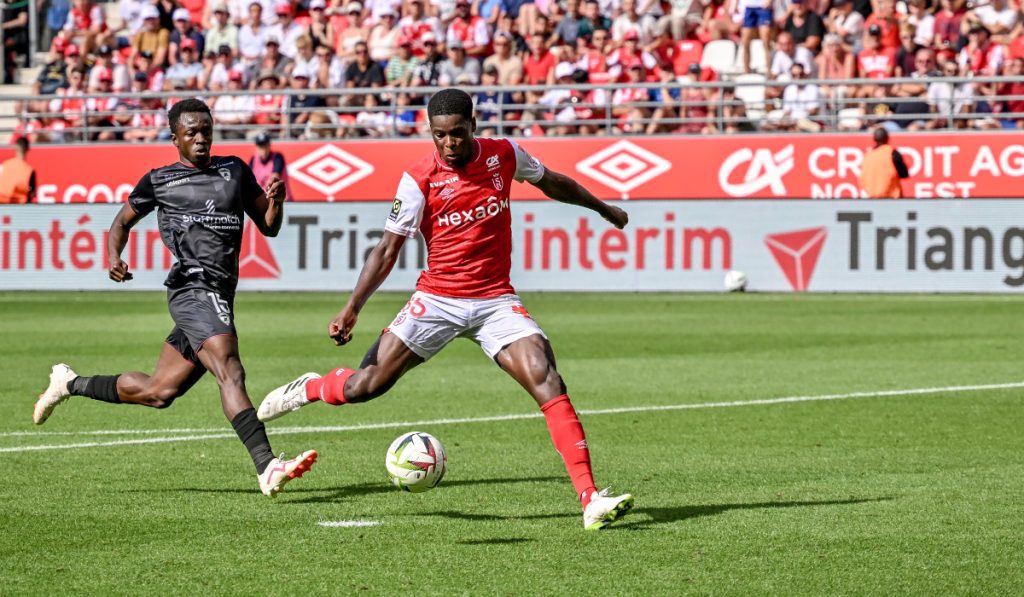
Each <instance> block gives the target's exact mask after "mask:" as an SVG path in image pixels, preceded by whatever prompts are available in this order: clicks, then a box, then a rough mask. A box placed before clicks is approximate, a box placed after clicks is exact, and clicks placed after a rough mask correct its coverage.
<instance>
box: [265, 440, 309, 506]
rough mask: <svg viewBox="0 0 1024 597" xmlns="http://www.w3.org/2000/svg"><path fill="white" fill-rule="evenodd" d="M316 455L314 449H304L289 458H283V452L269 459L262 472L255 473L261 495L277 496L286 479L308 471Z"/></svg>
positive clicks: (286, 481)
mask: <svg viewBox="0 0 1024 597" xmlns="http://www.w3.org/2000/svg"><path fill="white" fill-rule="evenodd" d="M316 457H317V453H316V450H306V451H305V452H303V453H302V454H299V455H298V456H296V457H295V458H292V459H291V460H283V458H284V454H281V456H279V457H277V458H275V459H273V460H271V461H270V464H268V465H267V468H266V469H264V471H263V474H261V475H256V478H257V479H259V480H260V491H262V492H263V495H269V496H270V497H275V496H277V494H278V493H280V492H281V490H282V489H283V488H284V486H285V484H286V483H288V481H291V480H292V479H298V478H299V477H301V476H302V475H303V474H305V473H307V472H309V470H310V469H311V468H313V463H314V462H316Z"/></svg>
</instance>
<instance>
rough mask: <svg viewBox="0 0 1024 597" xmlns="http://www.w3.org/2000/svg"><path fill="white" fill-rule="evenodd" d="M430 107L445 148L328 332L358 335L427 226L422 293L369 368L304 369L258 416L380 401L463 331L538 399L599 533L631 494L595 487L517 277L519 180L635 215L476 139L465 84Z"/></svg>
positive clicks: (400, 205) (411, 191)
mask: <svg viewBox="0 0 1024 597" xmlns="http://www.w3.org/2000/svg"><path fill="white" fill-rule="evenodd" d="M427 113H428V119H429V124H430V132H431V138H432V139H433V141H434V146H435V148H436V150H435V151H433V152H431V154H430V155H428V156H425V157H424V159H422V160H420V161H419V162H417V163H416V164H415V165H414V166H413V167H411V168H409V169H408V170H407V171H406V172H405V173H404V174H403V175H402V178H401V181H400V182H399V183H398V191H397V193H396V194H395V201H394V203H393V204H392V206H391V210H390V213H389V215H388V219H387V223H386V224H385V225H384V235H383V237H382V238H381V240H380V242H379V243H378V245H377V247H376V248H374V249H373V250H372V251H371V253H370V255H369V257H368V258H367V260H366V264H365V265H364V266H363V270H362V272H360V274H359V281H358V282H357V283H356V288H355V290H354V291H353V292H352V294H351V296H350V297H349V300H348V303H347V304H346V305H345V307H344V308H343V309H342V310H341V312H340V313H339V314H338V315H337V317H335V318H334V319H333V320H332V321H331V322H330V324H329V325H328V332H329V334H330V336H331V338H332V339H333V340H334V341H335V343H336V344H338V345H339V346H340V345H343V344H346V343H348V342H349V341H350V340H351V339H352V331H353V329H354V328H355V326H356V322H357V321H358V319H359V312H360V311H361V310H362V308H363V306H364V305H365V304H366V301H368V300H369V299H370V296H371V295H372V294H373V293H374V291H376V289H377V288H378V287H379V286H380V285H381V284H382V283H383V282H384V281H385V279H387V277H388V274H389V273H390V272H391V269H392V268H393V267H394V266H395V263H396V261H397V260H398V256H399V253H400V252H401V249H402V247H403V245H404V244H405V242H406V240H407V239H410V238H415V237H416V235H417V234H422V235H423V238H424V240H425V241H426V243H427V254H428V258H427V269H426V270H425V271H424V272H423V273H422V274H421V275H420V279H419V282H417V284H416V292H415V293H414V294H413V295H412V298H411V299H410V300H409V302H408V303H407V304H406V306H405V308H404V309H402V310H401V312H399V314H398V316H397V317H396V318H395V320H394V321H393V322H392V323H391V325H389V326H388V327H387V329H385V330H384V332H383V333H382V334H381V335H380V337H379V338H378V339H377V341H376V342H375V343H374V345H373V346H372V347H371V348H370V350H369V352H368V353H367V355H366V357H365V358H364V359H363V366H362V367H361V368H359V369H348V368H338V369H335V370H334V371H331V372H330V373H328V374H327V375H324V376H323V377H321V376H319V375H317V374H316V373H306V374H304V375H302V376H300V377H299V378H298V379H296V380H294V381H292V382H291V383H289V384H288V385H285V386H282V387H280V388H278V389H276V390H274V391H273V392H271V393H270V394H268V395H267V397H266V399H265V400H264V401H263V404H261V405H260V408H259V411H258V413H257V415H258V417H259V419H260V420H261V421H269V420H271V419H275V418H277V417H280V416H283V415H285V414H288V413H289V412H292V411H294V410H298V409H299V408H302V407H303V406H307V405H309V404H312V403H313V402H317V401H323V402H326V403H328V404H332V405H342V404H349V403H358V402H365V401H367V400H371V399H373V398H376V397H378V396H380V395H382V394H384V393H385V392H386V391H387V390H388V389H389V388H391V387H392V386H393V385H394V384H395V383H396V382H397V381H398V379H399V378H400V377H401V376H402V375H403V374H404V373H405V372H406V371H409V370H410V369H412V368H413V367H416V366H417V365H419V364H421V363H423V362H425V361H427V360H428V359H430V358H431V357H432V356H434V355H435V354H437V353H438V352H440V351H441V350H442V349H443V348H444V347H445V345H447V344H448V343H449V342H451V341H452V340H454V339H456V338H457V337H466V338H469V339H471V340H473V341H474V342H476V343H477V344H479V345H480V347H481V348H482V349H483V350H484V352H485V353H486V354H487V356H488V357H489V358H491V359H493V360H494V362H495V363H497V364H498V366H499V367H501V368H502V370H504V371H506V372H507V373H508V374H509V375H511V376H512V377H513V378H514V379H515V380H516V381H517V382H519V384H520V385H521V386H522V387H523V388H524V389H526V391H527V392H529V393H530V395H531V396H532V397H533V399H534V400H535V401H536V402H537V405H538V406H539V407H540V410H541V412H542V413H543V415H544V418H545V420H546V422H547V426H548V430H549V432H550V434H551V439H552V441H553V442H554V445H555V448H556V449H557V450H558V452H559V453H560V454H561V456H562V459H563V460H564V462H565V466H566V469H567V471H568V472H569V476H570V478H571V479H572V483H573V486H574V487H575V489H576V492H577V495H578V496H579V498H580V503H581V504H582V506H583V526H584V528H585V529H587V530H597V529H601V528H603V527H605V526H607V525H609V524H610V523H612V522H614V521H615V520H617V519H619V518H620V517H621V516H622V515H623V514H625V512H626V511H627V510H628V509H629V508H630V507H631V506H632V505H633V496H631V495H629V494H623V495H619V496H610V495H608V494H607V491H603V492H600V493H598V492H596V491H595V489H596V486H595V484H594V479H593V474H592V472H591V466H590V453H589V450H588V449H587V440H586V436H585V435H584V432H583V426H582V425H580V422H579V418H578V417H577V416H576V411H575V410H574V409H573V407H572V403H571V402H570V400H569V396H568V394H567V392H566V387H565V382H564V381H563V380H562V377H561V376H560V375H559V374H558V371H557V370H556V368H555V358H554V353H553V352H552V350H551V345H550V343H549V342H548V340H547V338H546V336H545V335H544V332H543V331H542V330H541V328H540V326H539V325H537V322H536V321H534V319H533V318H532V317H531V316H530V314H529V312H528V311H527V310H526V308H525V307H524V306H523V303H522V301H521V300H520V299H519V297H518V296H517V295H516V293H515V289H514V288H513V287H512V284H511V282H510V280H509V274H510V270H511V266H512V214H511V212H510V208H511V204H510V202H509V196H510V192H511V188H512V182H513V181H514V180H516V181H521V182H522V181H525V182H528V183H530V184H532V185H534V186H536V187H537V188H538V189H540V190H541V191H543V192H544V194H545V195H547V196H548V197H550V198H552V199H554V200H556V201H560V202H562V203H568V204H571V205H578V206H581V207H585V208H588V209H591V210H593V211H595V212H597V213H598V214H599V215H601V217H603V218H604V219H605V220H607V221H608V222H610V223H611V224H612V225H614V226H615V227H616V228H620V229H621V228H623V227H625V225H626V223H627V222H628V220H629V218H628V216H627V214H626V212H624V211H623V210H621V209H619V208H618V207H615V206H612V205H608V204H607V203H604V202H602V201H600V200H599V199H597V198H596V197H594V196H593V195H592V194H591V193H590V192H589V191H587V190H586V189H584V188H583V186H582V185H580V184H579V183H577V182H576V181H575V180H573V179H572V178H569V177H568V176H566V175H564V174H559V173H558V172H554V171H552V170H548V169H546V168H545V167H544V166H543V165H542V164H541V163H540V162H539V161H537V160H536V159H534V158H533V157H531V156H530V155H529V154H528V153H527V152H526V151H525V150H523V149H522V148H521V147H519V146H518V145H517V144H516V143H515V142H513V141H511V140H508V139H478V138H476V137H475V135H474V132H475V130H476V119H475V118H474V117H473V100H472V98H470V96H469V94H467V93H466V92H464V91H461V90H459V89H453V88H449V89H444V90H442V91H439V92H438V93H436V94H434V95H433V96H432V97H431V98H430V102H429V103H428V105H427Z"/></svg>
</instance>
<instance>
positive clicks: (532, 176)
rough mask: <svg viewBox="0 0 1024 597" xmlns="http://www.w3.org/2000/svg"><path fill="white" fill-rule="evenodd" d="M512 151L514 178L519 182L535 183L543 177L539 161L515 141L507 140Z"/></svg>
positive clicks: (542, 167) (541, 165) (542, 166)
mask: <svg viewBox="0 0 1024 597" xmlns="http://www.w3.org/2000/svg"><path fill="white" fill-rule="evenodd" d="M507 141H508V142H509V143H511V144H512V149H514V150H515V152H516V174H515V176H514V178H515V179H516V180H518V181H519V182H523V181H524V180H525V181H526V182H531V183H536V182H538V181H539V180H540V179H541V178H543V176H544V164H542V163H540V160H538V159H537V158H535V157H533V156H532V155H530V154H529V153H527V152H526V150H525V149H523V148H522V147H520V146H519V144H518V143H516V142H515V141H513V140H511V139H508V140H507Z"/></svg>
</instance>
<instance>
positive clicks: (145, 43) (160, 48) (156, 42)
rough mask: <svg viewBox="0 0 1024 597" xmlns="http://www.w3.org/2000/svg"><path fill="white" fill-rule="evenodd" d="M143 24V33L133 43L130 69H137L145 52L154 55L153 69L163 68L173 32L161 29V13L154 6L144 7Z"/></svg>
mask: <svg viewBox="0 0 1024 597" xmlns="http://www.w3.org/2000/svg"><path fill="white" fill-rule="evenodd" d="M142 23H143V24H142V31H139V34H138V35H136V36H135V39H134V40H133V41H132V53H131V58H130V59H129V61H128V64H129V68H132V69H134V68H135V62H136V61H137V60H138V58H139V56H140V55H141V54H142V53H143V52H146V53H149V54H152V56H153V58H152V60H153V61H152V66H151V67H152V68H163V67H164V65H165V64H167V47H168V46H169V45H170V42H171V32H170V31H168V30H166V29H164V28H162V27H160V11H159V10H157V8H156V6H153V5H152V4H147V5H146V6H144V7H142Z"/></svg>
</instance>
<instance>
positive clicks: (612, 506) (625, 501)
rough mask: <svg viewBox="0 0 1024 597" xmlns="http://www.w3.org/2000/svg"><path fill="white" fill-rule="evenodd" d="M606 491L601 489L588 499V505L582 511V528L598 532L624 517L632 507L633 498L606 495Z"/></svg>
mask: <svg viewBox="0 0 1024 597" xmlns="http://www.w3.org/2000/svg"><path fill="white" fill-rule="evenodd" d="M608 489H610V488H606V489H602V490H601V491H600V492H599V493H595V494H594V497H592V498H590V503H589V504H587V507H586V508H584V509H583V528H584V529H585V530H588V531H598V530H601V529H603V528H604V527H606V526H608V525H610V524H611V523H613V522H615V521H616V520H618V519H620V518H622V517H623V516H625V515H626V512H628V511H629V509H630V508H632V507H633V496H632V495H630V494H628V493H624V494H622V495H608Z"/></svg>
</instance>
